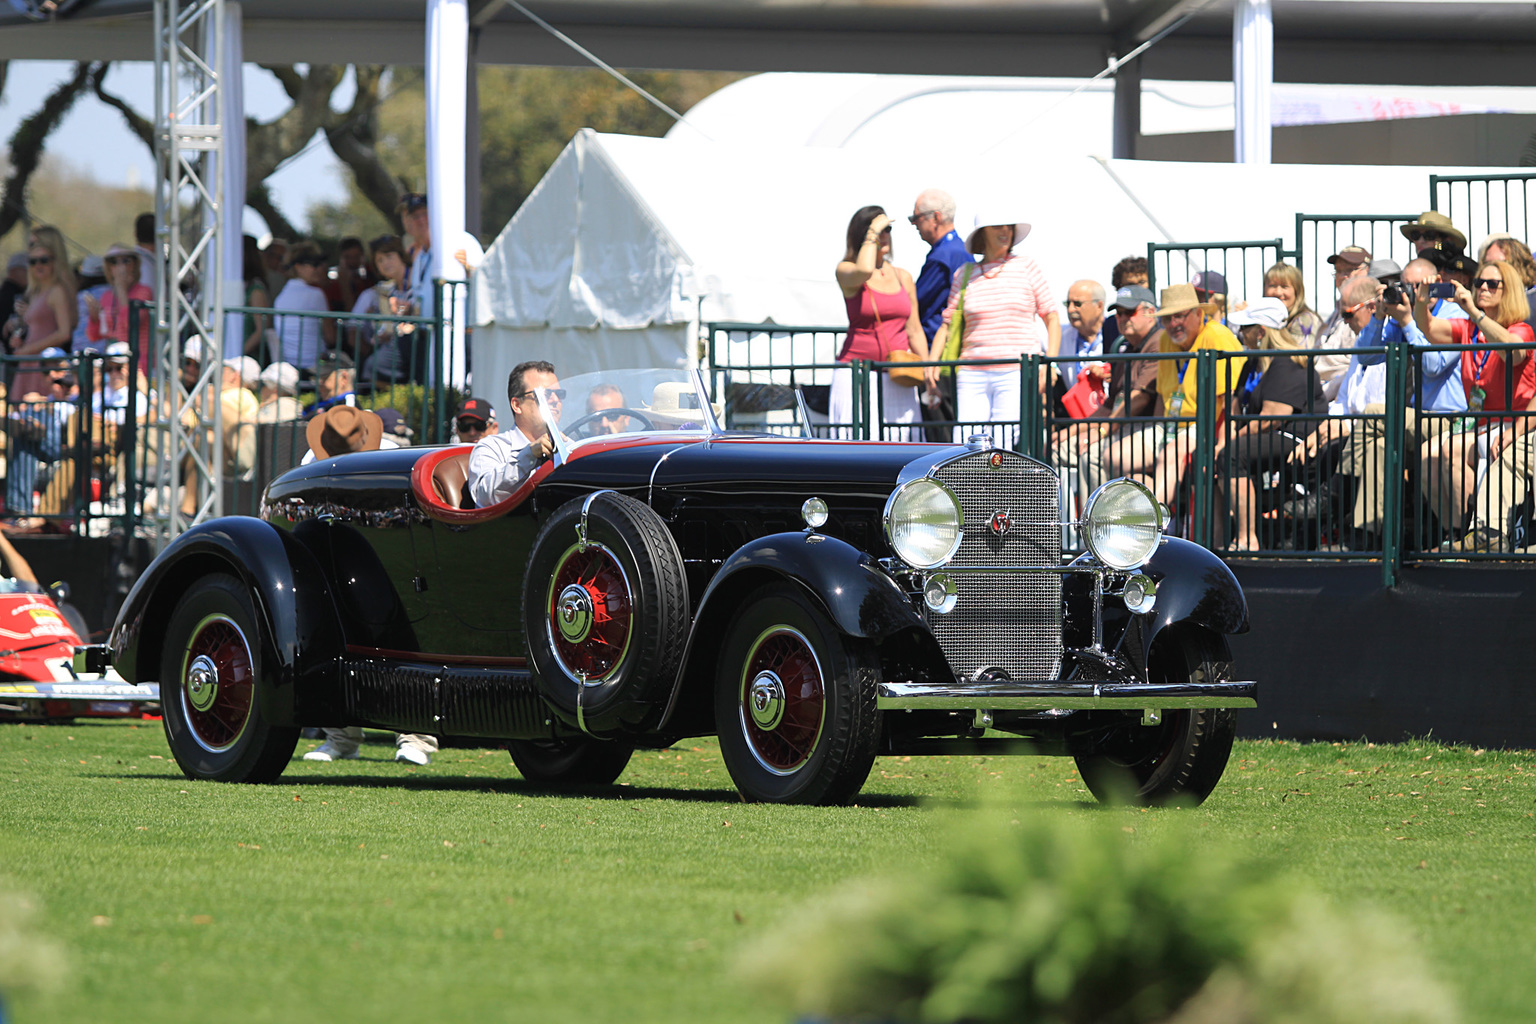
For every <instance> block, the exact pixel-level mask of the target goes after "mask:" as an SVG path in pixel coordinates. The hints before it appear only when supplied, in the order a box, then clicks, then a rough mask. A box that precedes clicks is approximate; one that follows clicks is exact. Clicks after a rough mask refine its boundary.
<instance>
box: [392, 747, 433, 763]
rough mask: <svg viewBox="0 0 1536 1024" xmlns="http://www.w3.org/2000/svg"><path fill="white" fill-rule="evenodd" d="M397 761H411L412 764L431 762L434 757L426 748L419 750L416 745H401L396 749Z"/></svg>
mask: <svg viewBox="0 0 1536 1024" xmlns="http://www.w3.org/2000/svg"><path fill="white" fill-rule="evenodd" d="M395 760H396V761H409V762H410V763H411V764H431V763H432V757H431V755H429V754H428V753H427V752H426V751H425V750H417V749H416V748H415V747H400V748H398V749H396V750H395Z"/></svg>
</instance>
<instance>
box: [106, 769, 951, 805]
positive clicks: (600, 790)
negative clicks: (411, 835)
mask: <svg viewBox="0 0 1536 1024" xmlns="http://www.w3.org/2000/svg"><path fill="white" fill-rule="evenodd" d="M92 777H93V778H101V779H122V780H124V781H128V780H132V781H135V782H146V781H147V782H181V783H186V782H190V781H192V780H190V779H188V778H187V777H186V776H185V775H181V774H179V773H178V774H169V773H148V772H120V773H117V774H101V775H94V776H92ZM215 785H226V783H215ZM228 785H233V784H232V783H229V784H228ZM267 786H268V787H269V788H274V789H275V788H279V787H285V786H329V787H341V788H347V789H354V788H355V789H378V790H389V789H403V790H409V791H412V792H437V793H484V792H490V793H492V794H494V795H498V796H499V795H503V794H505V795H508V796H512V795H518V796H540V797H571V798H577V797H579V798H581V799H583V800H670V801H673V802H676V803H715V804H739V803H742V802H743V801H742V799H741V794H739V793H737V792H736V791H735V790H734V789H671V788H667V787H662V786H618V785H613V786H547V785H539V784H537V783H533V782H528V781H526V780H524V779H508V778H498V777H495V776H487V777H483V778H469V779H466V778H462V777H460V778H450V777H447V776H437V775H419V774H410V775H398V776H390V777H382V776H378V775H293V776H284V777H282V778H279V779H277V780H275V781H274V782H271V783H268V784H267ZM853 802H854V803H855V804H856V805H857V806H859V807H922V806H943V802H941V801H937V800H933V799H930V798H927V797H923V796H912V795H907V794H894V793H865V794H862V795H860V796H859V797H858V798H857V799H855V800H854V801H853Z"/></svg>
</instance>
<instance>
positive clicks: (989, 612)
mask: <svg viewBox="0 0 1536 1024" xmlns="http://www.w3.org/2000/svg"><path fill="white" fill-rule="evenodd" d="M994 457H998V460H999V465H998V466H997V467H996V468H994V467H993V465H992V462H993V458H994ZM934 476H935V478H936V479H938V480H939V481H940V482H942V483H944V484H946V485H948V486H949V487H950V489H952V490H953V491H954V492H955V495H956V496H957V497H959V499H960V508H961V510H962V512H963V513H964V516H965V533H964V539H963V540H962V541H961V543H960V550H959V551H958V552H956V553H955V557H954V558H953V559H952V560H951V561H950V563H949V565H948V568H949V569H950V570H954V572H953V579H954V581H955V586H956V589H957V591H958V596H959V601H957V602H956V604H955V609H954V611H952V612H950V613H949V614H948V615H937V614H935V613H933V612H931V611H930V612H928V624H929V626H930V627H931V628H932V629H933V635H934V636H935V637H937V638H938V641H939V644H940V646H942V647H943V648H944V655H945V657H947V658H948V659H949V663H950V665H951V666H952V667H953V668H954V669H955V672H956V673H957V674H958V675H960V676H962V677H964V676H972V675H975V674H976V673H977V672H980V671H981V670H982V669H1002V670H1003V671H1004V672H1006V673H1007V674H1008V677H1009V678H1011V679H1053V678H1055V676H1056V674H1057V672H1058V671H1059V670H1060V668H1061V576H1060V575H1058V574H1056V573H1018V572H1012V573H994V572H966V571H964V570H967V569H983V568H990V567H993V566H1003V565H1013V566H1018V565H1026V566H1035V565H1038V566H1050V567H1056V566H1059V565H1061V513H1060V508H1061V506H1060V501H1059V498H1058V489H1057V488H1058V484H1057V479H1056V475H1055V474H1054V473H1052V472H1051V471H1050V470H1048V469H1046V468H1045V467H1043V466H1041V465H1039V464H1038V463H1035V462H1032V461H1030V460H1029V459H1026V458H1024V457H1023V456H1022V455H1016V454H1014V453H1013V452H1006V451H995V450H994V451H981V452H976V453H974V454H971V455H964V456H961V457H960V458H958V459H956V460H954V461H953V462H950V463H947V464H946V465H944V466H941V467H940V468H939V469H938V471H937V472H936V473H935V474H934ZM998 513H1003V514H1005V515H1006V517H1007V529H1006V530H1005V531H1004V532H1001V533H999V532H997V531H995V530H994V529H993V528H992V526H993V521H994V518H995V517H996V516H997V515H998Z"/></svg>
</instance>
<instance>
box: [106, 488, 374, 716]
mask: <svg viewBox="0 0 1536 1024" xmlns="http://www.w3.org/2000/svg"><path fill="white" fill-rule="evenodd" d="M309 525H311V524H300V525H299V527H297V528H296V531H297V530H302V529H304V528H305V527H307V526H309ZM313 525H314V526H315V528H317V529H324V527H323V526H321V525H320V524H313ZM210 573H228V574H229V575H231V576H234V577H235V578H236V579H238V580H239V581H240V582H241V583H242V584H244V585H245V587H246V588H247V591H248V592H249V593H250V595H251V600H252V602H253V603H254V604H255V607H256V614H257V616H258V617H259V618H260V619H261V621H262V625H263V626H264V627H265V628H264V629H263V636H264V639H265V646H266V649H265V650H264V651H263V652H262V660H263V662H264V663H265V664H266V665H269V666H272V667H273V670H272V671H271V672H270V673H269V675H268V678H269V679H270V681H271V685H270V686H267V687H263V688H262V691H261V693H260V694H259V696H258V699H260V700H261V701H262V710H263V713H264V714H266V715H267V716H268V720H269V721H270V722H272V724H274V725H299V724H303V723H307V722H317V721H319V722H323V721H341V720H342V714H341V711H342V706H341V700H340V693H339V686H338V680H337V675H336V668H337V662H338V659H339V658H340V657H341V655H342V653H343V652H344V650H345V639H344V636H343V633H342V630H341V624H340V620H339V618H338V617H337V614H336V606H335V604H334V603H333V601H332V599H331V594H330V591H329V589H328V588H327V586H326V582H325V576H324V574H323V573H322V571H321V568H320V563H319V562H318V561H317V560H316V558H315V555H314V553H313V552H312V551H311V550H310V549H309V548H308V547H306V546H305V545H304V544H303V543H302V542H301V540H300V539H299V538H298V537H296V536H295V535H294V534H293V533H290V532H288V531H285V530H279V529H278V528H276V527H274V526H272V525H270V524H269V523H266V522H264V521H262V520H260V519H253V518H250V517H247V516H226V517H224V518H221V519H215V520H212V521H210V522H206V523H201V524H199V525H197V526H194V527H192V528H191V529H190V530H188V531H187V532H185V533H183V534H182V535H181V536H179V537H177V538H176V540H175V541H174V542H172V543H171V544H170V545H169V546H168V547H167V548H166V549H165V550H164V551H162V552H160V555H159V557H157V558H156V559H155V560H154V561H153V562H152V563H150V566H149V568H148V569H146V570H145V571H144V574H143V575H142V576H140V577H139V580H138V582H137V583H135V584H134V586H133V589H132V591H130V592H129V594H128V598H127V600H126V601H124V603H123V606H122V609H121V610H120V611H119V612H118V615H117V621H116V622H115V623H114V624H113V626H112V633H111V636H110V637H109V638H108V640H107V645H108V648H109V650H110V652H111V656H112V663H113V665H114V666H115V667H116V669H117V671H118V672H119V673H120V674H121V675H122V676H123V678H124V679H127V680H129V681H130V682H136V683H137V682H149V681H157V680H156V677H157V676H158V675H159V674H160V659H161V654H162V651H163V648H164V644H165V629H166V624H167V622H168V621H169V619H170V616H171V612H172V611H173V610H174V609H175V607H176V603H177V602H178V601H179V600H180V599H181V596H182V595H183V594H184V593H186V591H187V589H188V588H189V587H190V586H192V584H194V583H195V582H196V581H197V579H198V578H199V577H202V576H206V575H208V574H210Z"/></svg>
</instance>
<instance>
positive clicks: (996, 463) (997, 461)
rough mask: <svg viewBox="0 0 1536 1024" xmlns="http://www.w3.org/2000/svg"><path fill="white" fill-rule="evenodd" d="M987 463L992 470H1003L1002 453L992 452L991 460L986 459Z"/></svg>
mask: <svg viewBox="0 0 1536 1024" xmlns="http://www.w3.org/2000/svg"><path fill="white" fill-rule="evenodd" d="M987 463H988V464H989V465H991V467H992V468H993V469H1002V468H1003V453H1002V452H993V453H992V456H991V458H989V459H987Z"/></svg>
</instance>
